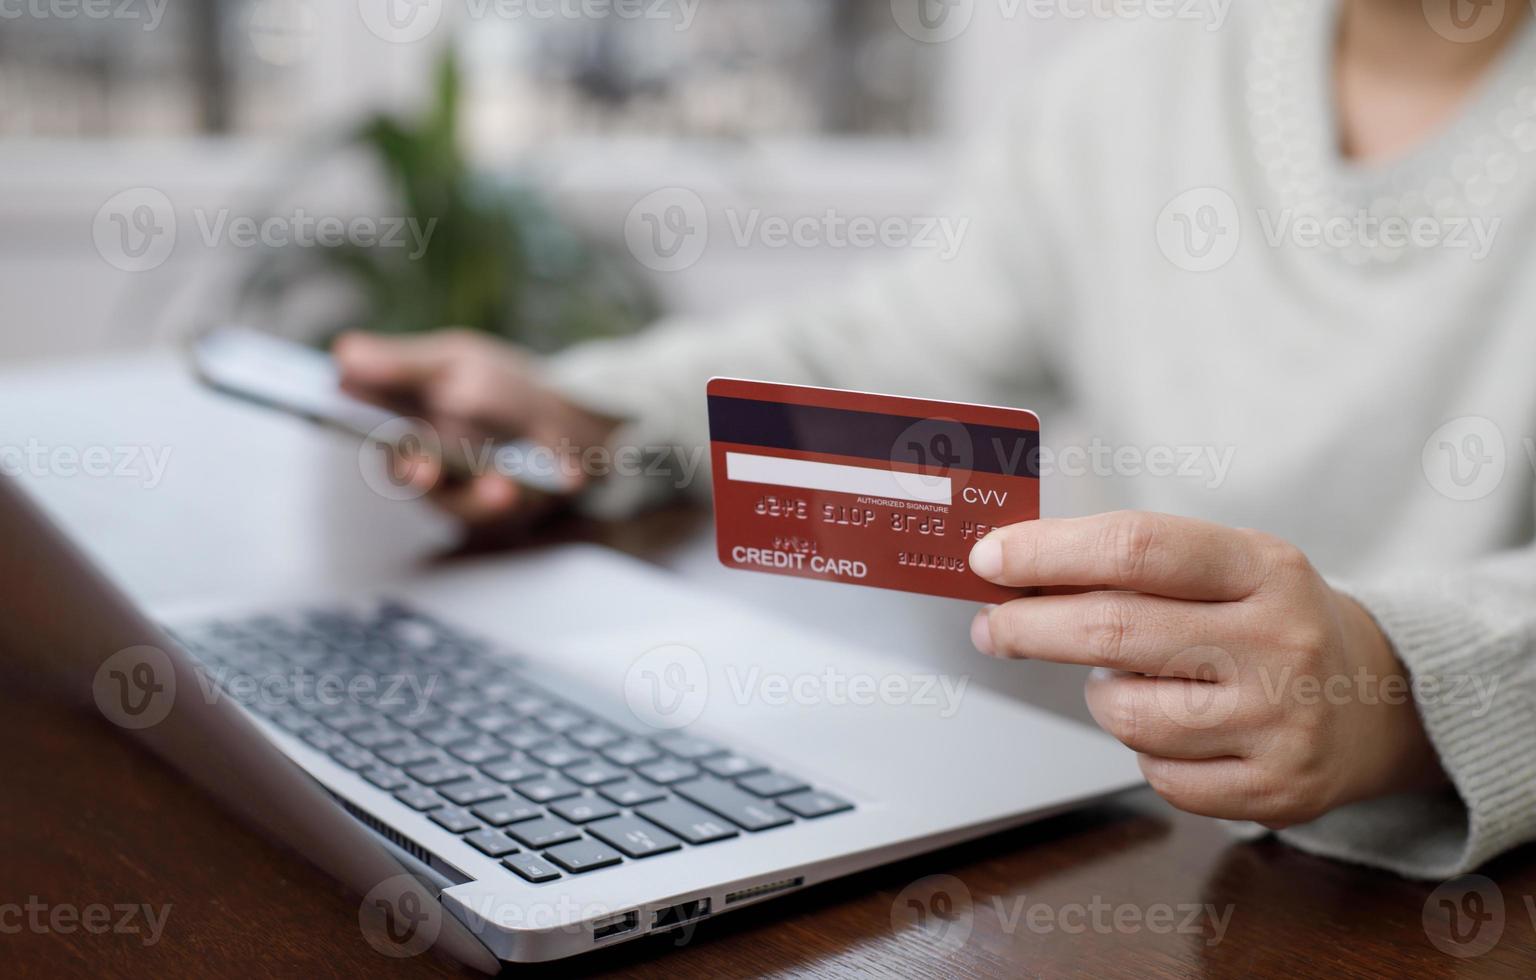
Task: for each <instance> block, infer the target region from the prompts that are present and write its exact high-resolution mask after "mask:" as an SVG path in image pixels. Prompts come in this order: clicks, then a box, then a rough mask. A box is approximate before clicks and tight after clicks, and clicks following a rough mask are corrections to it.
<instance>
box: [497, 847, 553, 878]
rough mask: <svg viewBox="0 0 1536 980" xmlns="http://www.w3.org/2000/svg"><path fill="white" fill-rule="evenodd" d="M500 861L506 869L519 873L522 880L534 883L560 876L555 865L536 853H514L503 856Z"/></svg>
mask: <svg viewBox="0 0 1536 980" xmlns="http://www.w3.org/2000/svg"><path fill="white" fill-rule="evenodd" d="M501 863H502V864H503V865H505V866H506V868H507V869H508V870H510V871H514V872H516V873H517V874H519V875H521V876H522V878H523V880H525V881H531V882H533V883H534V884H535V885H537V884H540V883H541V882H545V881H554V880H556V879H557V878H559V877H560V872H559V871H556V870H555V866H554V865H553V864H550V863H549V862H548V861H546V860H544V859H543V858H541V857H539V856H538V855H537V854H514V855H512V856H511V857H509V858H504V859H503V860H502V862H501Z"/></svg>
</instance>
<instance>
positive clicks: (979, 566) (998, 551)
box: [971, 535, 1003, 579]
mask: <svg viewBox="0 0 1536 980" xmlns="http://www.w3.org/2000/svg"><path fill="white" fill-rule="evenodd" d="M971 571H973V572H975V573H976V574H977V575H980V576H981V577H982V578H985V579H995V578H997V577H998V576H999V575H1001V574H1003V543H1002V542H1001V541H999V540H997V536H996V535H988V536H987V537H984V538H982V539H981V540H980V541H978V542H976V546H975V547H974V548H972V549H971Z"/></svg>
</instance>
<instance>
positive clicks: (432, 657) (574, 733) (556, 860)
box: [176, 602, 853, 883]
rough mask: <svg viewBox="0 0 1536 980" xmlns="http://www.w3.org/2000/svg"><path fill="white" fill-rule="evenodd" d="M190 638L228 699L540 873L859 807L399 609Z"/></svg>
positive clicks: (306, 616) (202, 632) (233, 625)
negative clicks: (599, 701)
mask: <svg viewBox="0 0 1536 980" xmlns="http://www.w3.org/2000/svg"><path fill="white" fill-rule="evenodd" d="M176 636H177V638H178V639H179V640H181V641H182V643H183V645H184V646H186V648H187V650H188V651H189V652H190V653H192V654H193V655H194V656H195V657H197V658H198V660H199V661H200V662H201V663H202V665H203V667H204V669H205V670H206V671H207V672H208V674H209V675H210V677H211V679H212V681H213V682H214V683H215V684H217V685H218V686H219V688H220V689H221V690H222V691H223V692H224V693H225V695H226V696H228V697H230V698H231V699H232V700H235V701H238V702H239V703H241V704H242V705H244V706H245V707H246V708H248V709H249V710H251V711H253V712H255V713H257V714H259V715H262V716H263V717H265V718H266V719H267V720H268V721H270V722H272V723H273V724H275V725H277V726H278V727H280V728H282V729H284V730H286V731H288V732H290V733H292V734H294V735H296V736H298V737H299V738H301V739H303V740H304V741H305V742H306V743H308V744H309V745H310V746H312V747H314V748H316V749H318V750H320V751H322V752H325V753H326V754H328V755H329V756H330V757H331V758H332V759H333V760H335V761H336V762H337V763H339V764H340V765H342V766H345V767H346V768H348V769H351V770H354V771H356V772H358V773H359V774H360V775H361V776H362V777H363V778H364V779H366V780H368V782H370V783H372V784H373V785H375V786H377V787H378V788H379V789H381V790H384V791H386V792H388V793H391V794H393V796H394V798H395V799H396V800H398V801H399V802H400V803H401V804H403V805H405V806H407V807H410V808H411V809H413V810H417V811H420V812H424V813H426V814H427V815H428V816H429V817H430V818H431V820H432V821H433V822H434V823H436V824H437V825H438V826H440V827H442V828H443V829H444V830H447V831H448V832H450V833H452V834H456V835H458V836H459V837H460V839H461V840H463V841H464V843H465V844H466V845H468V846H470V847H473V848H475V849H476V850H478V851H480V852H481V853H483V854H485V855H488V856H489V857H492V858H496V859H498V860H500V861H501V863H502V865H503V866H504V867H506V868H507V869H508V870H510V871H512V872H514V873H516V874H517V875H519V876H520V877H522V878H523V879H525V880H527V881H530V882H534V883H544V882H550V881H557V880H559V879H561V878H562V877H564V876H565V875H570V874H584V873H587V872H591V871H596V870H598V869H601V868H611V867H614V866H616V865H620V864H623V863H624V862H626V861H634V860H642V859H646V858H651V857H656V856H658V855H662V854H668V853H673V852H677V851H680V850H682V849H684V848H687V847H705V846H710V845H714V844H717V843H719V842H721V841H727V840H730V839H732V838H736V837H740V836H742V835H744V834H756V833H762V832H765V831H769V830H774V829H776V828H780V827H785V826H788V825H790V824H793V823H795V822H797V821H800V820H814V819H819V818H821V817H826V816H830V815H832V814H836V813H842V812H844V811H847V810H851V809H852V808H853V804H852V803H850V802H849V801H847V800H845V799H842V798H841V797H838V796H835V795H833V794H831V793H828V792H825V791H822V790H818V789H815V788H814V787H812V786H811V785H810V784H808V783H807V782H805V781H804V780H801V779H798V778H796V777H794V776H792V775H790V774H788V773H784V772H780V771H777V770H772V769H769V768H768V767H766V766H763V765H760V764H758V763H757V762H755V761H753V760H752V759H751V758H750V757H748V756H744V755H741V754H739V753H736V752H733V751H731V750H730V749H729V748H728V747H726V746H724V745H720V744H718V743H717V742H714V741H711V740H706V739H702V738H698V737H695V736H692V735H688V734H683V733H668V734H654V733H652V734H643V733H636V732H635V731H631V730H629V729H627V728H626V727H625V726H623V725H621V724H615V723H613V722H612V721H610V720H608V719H605V718H600V717H598V716H596V715H595V714H593V713H592V712H591V711H590V710H587V709H585V708H583V707H580V706H578V705H576V704H572V703H571V702H569V701H567V700H565V699H563V698H561V697H558V696H556V695H554V694H552V693H551V692H549V691H547V690H544V689H543V688H541V687H539V686H538V685H537V684H536V683H534V682H533V681H531V680H529V679H528V678H527V677H526V676H525V675H524V672H523V671H521V670H520V669H519V667H518V664H517V662H516V661H512V660H508V659H507V658H505V657H497V656H494V655H492V654H491V652H490V647H489V645H488V644H486V643H485V642H483V641H481V640H479V639H477V638H474V637H470V636H466V635H464V634H462V633H459V632H457V631H455V630H452V629H450V628H449V627H447V626H445V625H444V624H442V623H441V622H439V621H437V620H435V619H433V618H431V617H429V616H426V615H424V614H422V613H421V612H419V611H416V610H414V609H411V608H409V607H408V606H405V605H403V604H401V603H398V602H384V603H380V604H379V605H378V606H377V607H376V609H375V610H373V611H372V613H371V614H361V613H358V612H355V611H343V610H313V611H309V612H306V613H302V614H299V615H296V616H294V617H291V618H287V617H278V616H270V615H267V616H256V617H252V618H249V619H244V620H219V621H216V622H210V623H204V624H200V625H198V626H195V627H193V628H191V629H178V630H177V631H176Z"/></svg>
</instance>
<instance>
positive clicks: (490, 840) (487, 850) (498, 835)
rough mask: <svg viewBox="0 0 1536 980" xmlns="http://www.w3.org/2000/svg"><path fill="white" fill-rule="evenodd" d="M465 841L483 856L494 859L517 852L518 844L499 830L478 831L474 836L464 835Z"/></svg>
mask: <svg viewBox="0 0 1536 980" xmlns="http://www.w3.org/2000/svg"><path fill="white" fill-rule="evenodd" d="M464 840H465V841H467V842H468V843H469V845H470V846H471V847H473V848H474V849H475V850H477V851H479V852H480V853H481V854H484V855H486V856H488V857H493V858H499V857H502V856H504V855H507V854H511V853H513V852H515V851H516V850H517V844H516V843H514V842H513V840H512V838H510V837H508V836H507V835H506V834H503V833H502V832H501V831H499V830H477V831H475V832H474V833H473V834H466V835H464Z"/></svg>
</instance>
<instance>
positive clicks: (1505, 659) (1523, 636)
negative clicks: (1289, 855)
mask: <svg viewBox="0 0 1536 980" xmlns="http://www.w3.org/2000/svg"><path fill="white" fill-rule="evenodd" d="M1340 588H1341V590H1342V591H1344V592H1347V593H1349V594H1350V595H1352V596H1354V597H1355V598H1356V599H1357V600H1358V601H1359V602H1360V603H1361V604H1362V605H1363V606H1364V607H1365V608H1366V609H1367V610H1369V611H1370V612H1371V614H1372V615H1373V616H1375V618H1376V621H1377V623H1378V624H1379V625H1380V627H1381V629H1382V631H1383V632H1384V633H1385V634H1386V636H1387V638H1388V640H1390V641H1391V643H1392V645H1393V647H1394V648H1395V649H1396V651H1397V655H1398V657H1399V659H1400V660H1401V661H1402V662H1403V664H1404V666H1405V667H1406V668H1407V670H1408V673H1409V677H1410V681H1411V690H1412V696H1413V698H1414V700H1415V703H1416V704H1417V706H1418V709H1419V714H1420V716H1421V717H1422V718H1423V721H1424V728H1425V730H1426V732H1427V733H1428V735H1429V738H1430V741H1431V742H1433V744H1434V747H1435V749H1436V751H1437V752H1438V753H1439V755H1440V761H1441V765H1442V766H1443V768H1444V769H1445V772H1446V774H1447V775H1448V776H1449V777H1450V781H1451V784H1452V786H1453V789H1452V790H1446V791H1442V792H1438V793H1425V794H1412V795H1404V796H1396V797H1391V798H1387V799H1380V800H1371V801H1367V802H1364V803H1358V804H1355V805H1353V806H1348V807H1342V808H1340V809H1338V810H1335V811H1333V812H1332V813H1329V814H1327V815H1325V816H1324V817H1322V818H1320V819H1318V820H1315V821H1313V822H1312V823H1309V824H1306V825H1303V826H1299V827H1292V828H1289V829H1287V830H1284V831H1282V832H1281V833H1280V837H1281V838H1282V839H1283V840H1286V841H1288V842H1290V843H1292V844H1295V845H1296V846H1298V847H1301V848H1303V849H1305V850H1309V851H1314V852H1316V853H1319V854H1324V855H1327V856H1330V857H1335V858H1341V859H1345V860H1353V861H1358V862H1362V863H1365V864H1372V865H1376V866H1378V867H1382V868H1387V869H1389V870H1392V871H1395V872H1397V873H1399V874H1403V875H1407V876H1409V877H1415V878H1447V877H1451V876H1454V875H1457V874H1461V873H1463V872H1466V871H1468V870H1471V869H1472V868H1475V867H1477V866H1478V865H1480V864H1482V863H1483V862H1485V861H1487V860H1488V859H1490V858H1492V857H1494V856H1495V855H1497V854H1499V853H1501V852H1503V851H1506V850H1508V849H1510V848H1512V847H1515V846H1516V845H1518V844H1522V843H1524V842H1526V841H1530V840H1533V839H1536V750H1533V748H1532V746H1533V743H1536V689H1533V683H1536V547H1528V548H1525V549H1522V550H1519V551H1515V552H1509V553H1506V554H1501V555H1498V556H1495V557H1492V558H1489V559H1487V560H1485V561H1482V562H1479V563H1476V564H1474V565H1471V566H1468V567H1463V568H1460V569H1447V570H1444V571H1441V572H1434V573H1421V574H1407V575H1401V576H1398V577H1395V578H1393V579H1391V580H1382V581H1379V582H1374V583H1360V584H1358V585H1350V584H1343V585H1340Z"/></svg>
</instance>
